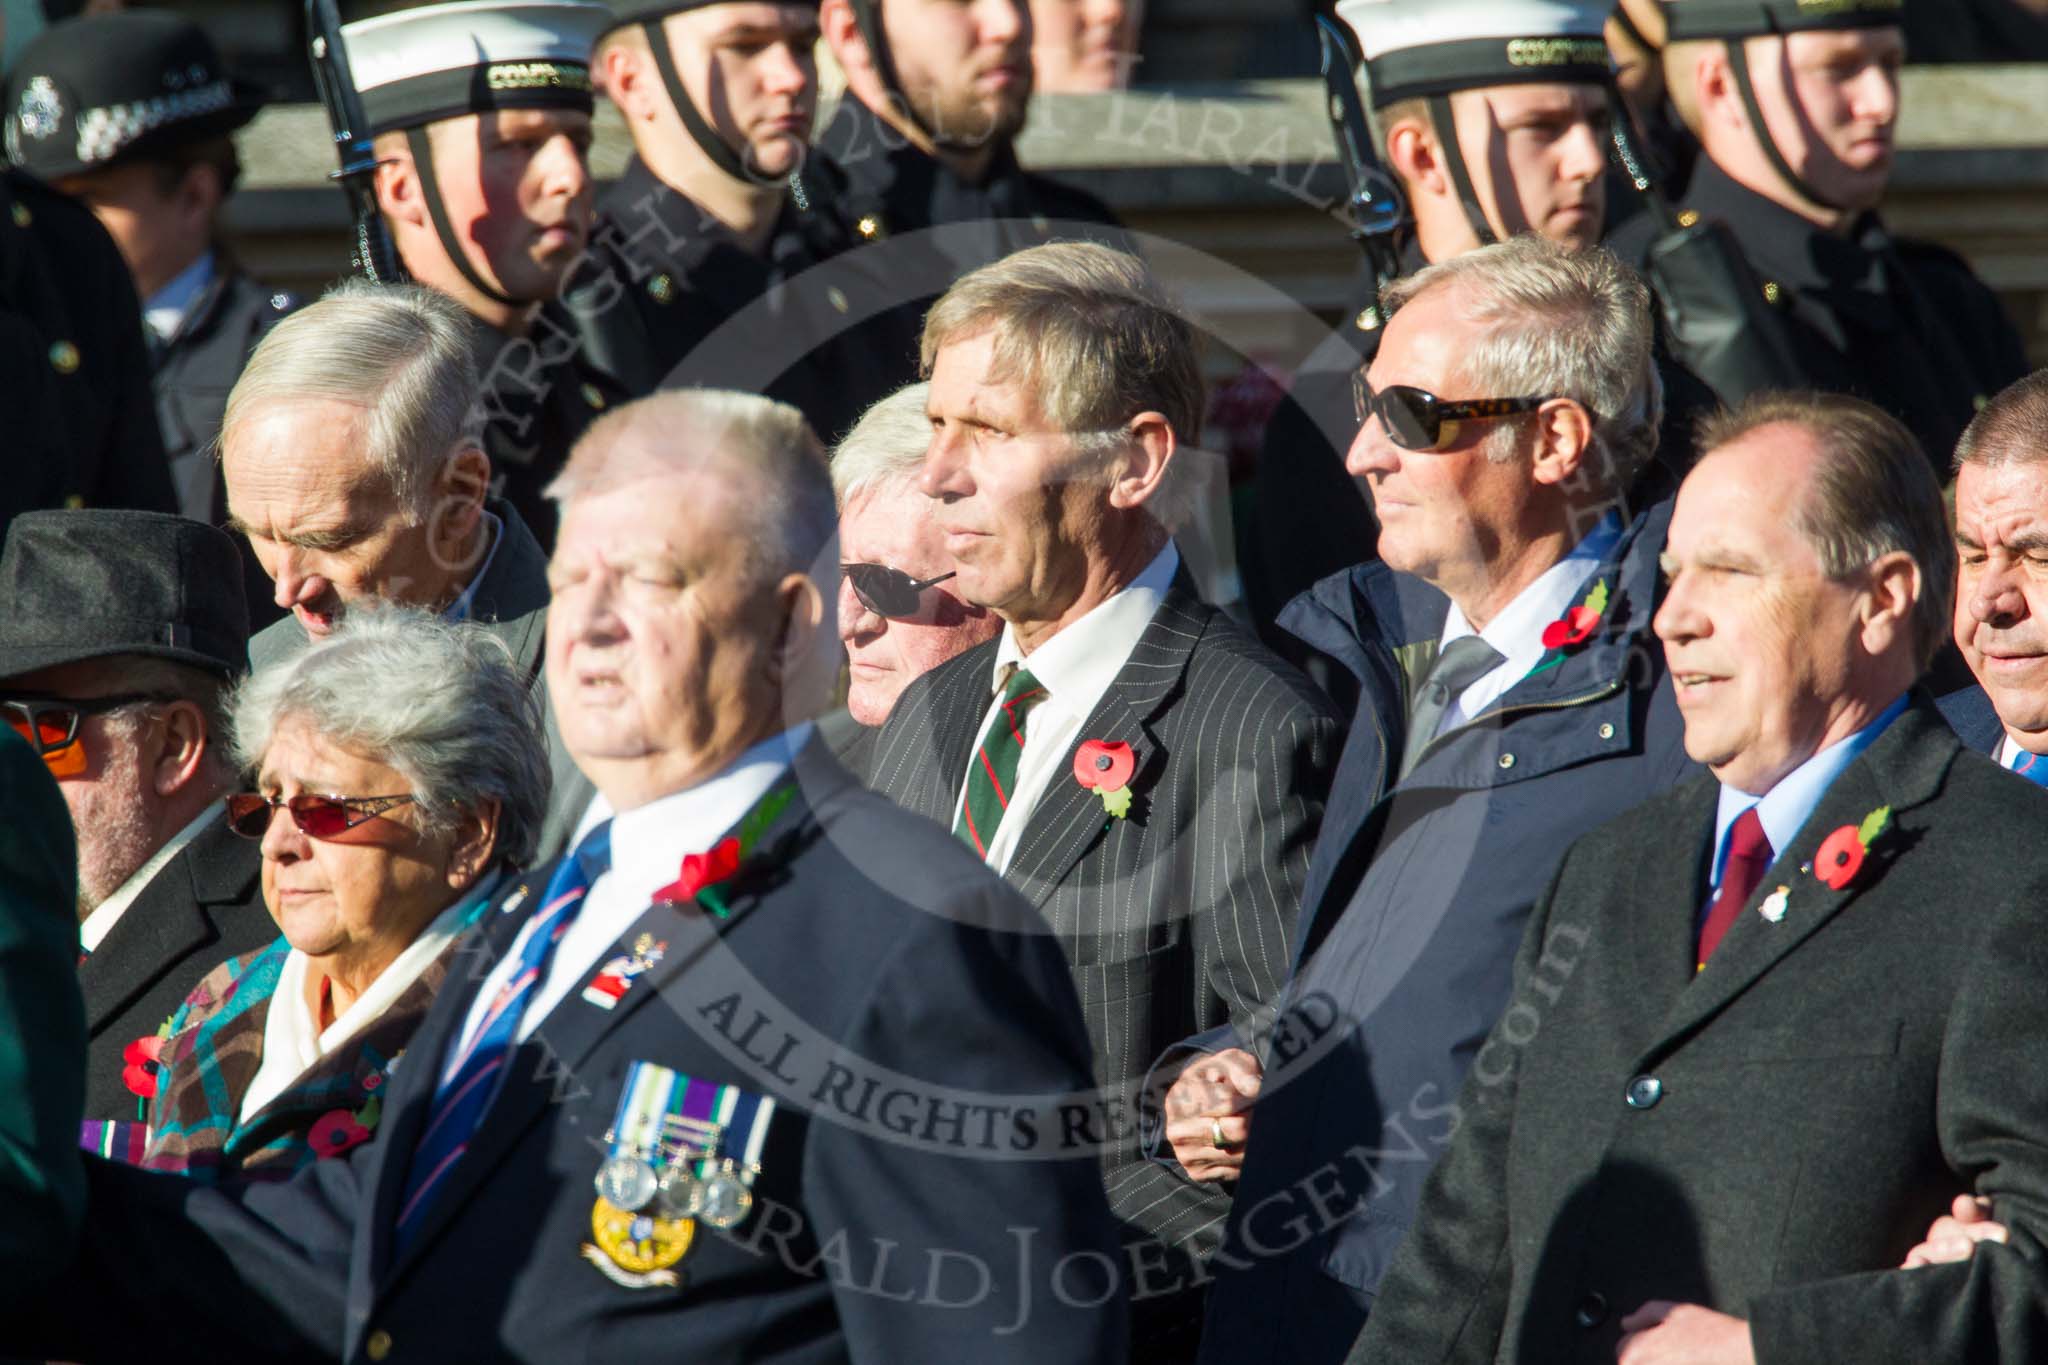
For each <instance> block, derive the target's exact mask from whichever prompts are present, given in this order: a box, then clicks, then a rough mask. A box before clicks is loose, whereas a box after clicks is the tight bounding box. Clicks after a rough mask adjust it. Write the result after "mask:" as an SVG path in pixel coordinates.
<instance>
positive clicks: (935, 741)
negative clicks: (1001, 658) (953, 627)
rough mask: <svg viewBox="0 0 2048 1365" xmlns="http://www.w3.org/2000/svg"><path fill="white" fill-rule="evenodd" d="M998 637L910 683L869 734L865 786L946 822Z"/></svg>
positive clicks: (982, 706)
mask: <svg viewBox="0 0 2048 1365" xmlns="http://www.w3.org/2000/svg"><path fill="white" fill-rule="evenodd" d="M997 643H998V642H997V641H995V640H989V641H986V642H984V643H982V644H979V645H976V646H975V647H974V648H973V649H970V650H968V651H966V652H965V653H963V654H958V655H955V656H954V657H953V658H951V659H948V660H947V661H946V662H945V663H942V664H940V665H939V666H938V667H937V668H934V669H932V670H931V671H930V672H928V673H926V674H925V675H924V676H923V677H921V678H918V679H917V680H915V681H914V682H912V683H911V684H910V686H909V687H908V688H906V689H905V690H904V692H903V695H902V696H901V697H899V698H898V699H897V702H896V708H895V710H893V711H892V712H890V714H889V719H888V720H887V721H886V722H885V723H884V724H883V726H882V732H881V734H879V735H878V736H876V738H875V744H874V751H873V752H874V757H873V759H872V761H871V762H870V764H869V768H868V773H867V778H868V781H869V783H870V785H872V786H873V787H874V789H875V790H876V791H877V792H879V793H880V794H882V795H883V796H886V797H888V798H889V799H890V800H891V801H894V802H895V803H896V804H897V805H899V806H901V807H903V808H904V809H905V810H908V811H913V812H915V813H916V814H919V815H922V816H925V817H927V818H929V819H931V820H935V821H937V822H938V823H939V824H942V825H944V826H946V827H947V828H948V829H951V828H952V827H953V807H954V805H955V804H956V803H957V801H958V799H959V796H960V783H961V780H962V778H963V777H964V776H965V774H966V772H967V757H968V755H969V753H971V752H972V751H973V748H974V741H975V740H976V739H977V738H978V737H979V730H980V728H981V718H982V714H983V713H984V712H985V711H987V710H988V705H989V702H990V701H992V700H993V699H994V695H995V694H994V693H993V692H992V691H991V690H990V686H989V684H990V679H991V677H992V670H993V669H994V667H995V656H996V648H997Z"/></svg>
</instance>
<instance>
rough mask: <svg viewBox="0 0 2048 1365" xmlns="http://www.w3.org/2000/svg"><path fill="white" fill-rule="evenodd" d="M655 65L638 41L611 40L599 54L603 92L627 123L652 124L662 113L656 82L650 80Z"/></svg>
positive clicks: (599, 70)
mask: <svg viewBox="0 0 2048 1365" xmlns="http://www.w3.org/2000/svg"><path fill="white" fill-rule="evenodd" d="M664 36H666V35H664ZM652 65H653V63H652V62H650V61H649V60H648V59H647V54H646V53H644V52H642V51H641V50H640V45H639V44H638V43H629V42H615V43H612V44H610V45H609V46H607V47H606V48H605V50H604V52H603V53H602V54H601V55H600V57H599V66H598V75H599V78H600V79H601V80H602V81H603V82H604V93H605V94H606V95H607V96H609V97H610V99H611V102H612V103H613V104H616V105H617V106H618V107H619V113H620V114H622V115H623V116H624V117H625V119H626V121H627V122H628V123H650V122H652V121H653V120H654V119H655V118H656V117H657V115H658V114H659V113H660V109H659V107H658V105H657V104H656V102H655V100H654V98H653V93H654V92H653V85H654V82H653V81H651V80H649V79H648V77H649V74H650V73H649V70H648V68H649V67H651V66H652Z"/></svg>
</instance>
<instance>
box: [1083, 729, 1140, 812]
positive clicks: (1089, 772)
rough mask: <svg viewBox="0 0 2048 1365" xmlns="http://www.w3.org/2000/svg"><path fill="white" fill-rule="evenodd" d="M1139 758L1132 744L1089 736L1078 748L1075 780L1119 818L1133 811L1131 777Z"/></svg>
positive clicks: (1135, 770)
mask: <svg viewBox="0 0 2048 1365" xmlns="http://www.w3.org/2000/svg"><path fill="white" fill-rule="evenodd" d="M1137 771H1138V757H1137V755H1136V754H1134V753H1132V752H1131V746H1130V745H1128V744H1121V743H1115V742H1112V741H1110V740H1106V739H1086V740H1082V741H1081V747H1080V748H1079V749H1076V750H1075V751H1074V780H1075V781H1076V782H1079V783H1080V784H1081V785H1082V786H1084V787H1086V788H1088V789H1089V790H1090V791H1092V792H1094V793H1095V794H1096V795H1097V796H1099V797H1101V798H1102V808H1103V809H1104V810H1106V811H1108V812H1109V813H1110V814H1111V815H1112V816H1114V817H1115V818H1116V819H1119V820H1121V819H1123V818H1124V817H1125V816H1127V815H1129V814H1130V813H1131V777H1132V775H1133V774H1135V773H1136V772H1137Z"/></svg>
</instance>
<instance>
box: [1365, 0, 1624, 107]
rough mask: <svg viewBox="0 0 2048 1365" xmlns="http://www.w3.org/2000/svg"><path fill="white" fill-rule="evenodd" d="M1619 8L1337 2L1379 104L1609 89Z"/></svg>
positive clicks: (1465, 0) (1543, 0)
mask: <svg viewBox="0 0 2048 1365" xmlns="http://www.w3.org/2000/svg"><path fill="white" fill-rule="evenodd" d="M1613 10H1614V4H1613V0H1605V3H1594V2H1593V0H1340V3H1339V4H1338V6H1337V17H1338V18H1340V19H1342V20H1343V21H1344V22H1345V23H1347V24H1349V25H1351V31H1352V32H1353V33H1356V34H1357V35H1358V44H1359V50H1360V51H1362V52H1363V53H1364V54H1365V70H1366V75H1367V78H1368V79H1369V81H1370V84H1371V87H1372V102H1373V104H1374V105H1375V106H1376V107H1379V108H1385V107H1386V106H1387V105H1390V104H1394V103H1396V102H1398V101H1400V100H1410V99H1419V98H1422V97H1423V96H1427V95H1444V94H1449V93H1450V92H1451V91H1453V90H1472V89H1477V88H1480V87H1484V86H1489V85H1517V84H1522V83H1525V82H1533V81H1567V82H1586V83H1591V84H1604V83H1605V82H1606V81H1608V80H1609V79H1610V74H1611V71H1612V64H1611V61H1610V59H1609V57H1608V52H1607V39H1606V36H1605V28H1606V23H1607V16H1608V15H1609V14H1611V13H1612V12H1613Z"/></svg>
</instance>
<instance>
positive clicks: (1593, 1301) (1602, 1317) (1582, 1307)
mask: <svg viewBox="0 0 2048 1365" xmlns="http://www.w3.org/2000/svg"><path fill="white" fill-rule="evenodd" d="M1572 1321H1573V1322H1576V1323H1578V1324H1579V1326H1581V1327H1583V1328H1585V1329H1586V1330H1587V1331H1588V1332H1590V1331H1592V1330H1593V1329H1594V1328H1595V1327H1598V1326H1599V1325H1600V1324H1601V1323H1603V1322H1605V1321H1607V1296H1606V1295H1605V1294H1588V1295H1586V1297H1584V1298H1583V1299H1580V1300H1579V1304H1578V1307H1576V1308H1574V1309H1572Z"/></svg>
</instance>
